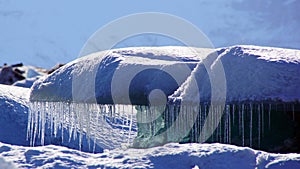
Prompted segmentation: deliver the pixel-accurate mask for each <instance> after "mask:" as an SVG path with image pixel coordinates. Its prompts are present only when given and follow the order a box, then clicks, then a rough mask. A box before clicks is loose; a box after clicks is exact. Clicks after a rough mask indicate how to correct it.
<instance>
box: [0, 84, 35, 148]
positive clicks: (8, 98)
mask: <svg viewBox="0 0 300 169" xmlns="http://www.w3.org/2000/svg"><path fill="white" fill-rule="evenodd" d="M28 99H29V89H28V88H21V87H14V86H8V85H0V141H1V142H4V143H10V144H15V145H29V142H28V141H26V129H27V118H28V114H27V112H28V104H29V101H28Z"/></svg>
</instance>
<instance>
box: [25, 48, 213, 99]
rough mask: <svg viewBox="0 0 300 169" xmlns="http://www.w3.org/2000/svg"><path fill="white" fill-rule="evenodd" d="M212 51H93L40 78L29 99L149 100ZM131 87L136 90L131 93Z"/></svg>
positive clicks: (182, 77)
mask: <svg viewBox="0 0 300 169" xmlns="http://www.w3.org/2000/svg"><path fill="white" fill-rule="evenodd" d="M195 51H196V52H197V54H195ZM209 52H211V49H201V50H198V49H195V48H187V47H136V48H124V49H115V50H111V51H102V52H98V53H94V54H91V55H88V56H85V57H82V58H79V59H77V60H75V61H73V62H70V63H68V64H67V65H65V66H63V67H62V68H60V69H58V70H57V71H55V72H53V73H52V74H50V75H49V76H47V77H45V78H41V79H40V80H38V81H37V82H36V83H35V84H34V85H33V87H32V88H31V96H30V100H31V101H48V102H50V101H54V102H55V101H63V102H69V101H73V102H90V103H95V98H96V99H97V103H102V104H111V103H113V101H114V103H115V104H130V103H132V102H133V103H132V104H146V101H145V100H143V99H141V97H142V96H145V94H148V93H147V92H150V91H151V90H152V89H155V88H162V90H163V91H164V92H165V94H167V95H170V94H172V93H173V92H174V91H175V90H176V89H177V88H178V86H180V85H181V84H182V83H183V82H184V81H185V79H186V78H187V77H188V76H189V75H190V73H191V71H192V69H193V68H194V67H195V66H196V65H197V63H198V62H199V61H200V60H201V59H202V58H204V57H205V56H207V54H208V53H209ZM165 72H166V73H168V74H169V75H165ZM139 73H141V74H140V76H138V75H139ZM170 76H171V77H170ZM134 78H136V79H134ZM132 81H134V82H135V83H132ZM70 86H72V87H70ZM72 88H73V89H72ZM130 88H132V89H134V90H131V93H128V91H129V90H130ZM129 94H130V96H132V97H131V98H130V99H131V101H132V102H130V100H129V98H128V95H129Z"/></svg>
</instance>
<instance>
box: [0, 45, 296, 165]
mask: <svg viewBox="0 0 300 169" xmlns="http://www.w3.org/2000/svg"><path fill="white" fill-rule="evenodd" d="M185 49H186V50H185ZM197 50H198V51H200V52H202V54H203V55H201V56H196V55H194V53H193V52H192V53H190V52H189V51H190V50H189V49H187V48H184V47H164V48H128V49H121V50H114V52H112V53H110V55H109V56H110V57H107V58H113V59H116V60H120V61H121V63H122V64H120V65H119V66H120V67H121V69H123V70H126V69H125V68H126V66H127V67H129V66H132V65H133V67H134V66H136V67H135V68H141V67H143V66H147V65H150V67H151V68H152V66H155V67H154V68H157V69H160V68H162V67H163V68H165V67H169V66H174V65H176V66H178V65H180V64H188V65H190V66H191V68H194V67H195V66H196V64H195V63H198V62H199V64H198V66H199V65H201V62H202V61H203V60H204V59H206V58H207V57H209V56H207V55H208V53H209V52H211V50H206V51H204V50H203V51H202V49H197ZM145 51H146V52H145ZM217 51H218V52H219V53H220V55H219V57H218V58H219V59H221V60H222V59H223V60H224V61H225V64H224V69H225V71H226V70H227V72H225V73H226V77H227V75H228V68H229V67H230V68H232V69H233V68H234V71H232V72H230V73H240V74H239V75H240V76H242V75H241V74H242V73H243V76H245V77H246V76H247V75H248V74H247V73H246V72H247V71H251V70H253V69H251V68H253V67H254V66H255V67H254V68H255V70H257V71H258V74H256V76H259V78H262V79H260V80H262V81H263V82H268V80H269V79H266V78H268V77H267V76H266V75H264V74H267V75H268V76H272V75H273V74H275V75H274V77H277V78H276V79H277V80H278V81H281V82H282V81H284V80H287V79H288V80H289V83H296V84H299V83H298V82H299V81H298V80H299V78H298V77H297V76H296V77H290V76H295V75H296V74H297V73H299V51H298V50H287V49H279V48H267V47H257V46H234V47H228V48H225V49H217ZM173 54H174V55H173ZM170 55H171V56H170ZM274 55H278V57H275V56H274ZM161 56H162V57H161ZM98 59H99V53H97V54H94V55H92V56H90V57H89V58H82V59H79V60H76V61H74V62H71V63H69V64H67V65H66V66H65V67H62V68H61V69H59V70H57V71H56V72H54V73H53V74H51V75H48V76H45V77H43V78H42V79H41V80H39V81H37V82H36V83H35V85H36V86H34V87H33V88H32V89H28V88H22V87H16V86H7V85H0V113H1V116H0V168H180V169H181V168H200V169H201V168H204V169H209V168H232V169H235V168H249V169H250V168H270V169H277V168H291V169H298V168H299V167H300V154H274V153H268V152H264V151H258V150H254V149H251V148H248V147H238V146H234V145H225V144H219V143H214V144H206V143H205V144H197V143H193V144H178V143H168V144H165V145H163V146H157V147H153V148H148V149H135V148H132V147H130V145H129V144H128V142H131V141H132V140H130V139H133V137H136V134H137V131H136V130H137V126H136V125H137V124H136V123H137V122H136V120H137V119H138V117H136V116H135V115H137V114H138V111H141V109H143V111H147V112H148V113H149V112H150V111H149V110H145V109H144V107H140V109H136V108H137V107H134V106H131V105H119V104H116V105H115V106H112V105H96V104H93V103H70V102H68V101H69V100H68V99H70V98H71V97H69V98H68V99H65V98H66V97H64V98H60V97H61V96H62V95H63V94H68V93H67V92H69V90H68V91H63V90H62V89H64V87H63V85H65V83H67V84H68V85H69V86H66V87H65V88H67V87H70V82H69V81H71V79H70V78H69V77H70V75H79V74H80V73H82V72H80V70H81V69H80V67H81V68H83V70H86V71H88V70H93V69H94V68H93V66H91V67H90V65H89V64H90V63H99V62H100V61H99V60H98ZM133 59H135V60H139V63H135V62H134V60H133ZM226 59H228V60H226ZM248 59H249V60H248ZM223 60H222V61H223ZM245 60H246V61H247V62H248V61H249V62H250V63H251V67H250V66H249V67H247V64H245V63H244V61H245ZM85 61H88V62H85ZM106 61H111V60H109V59H108V60H106ZM226 61H227V62H226ZM230 61H233V62H232V65H233V66H232V65H230V66H228V65H227V66H226V64H229V63H231V62H230ZM102 63H103V62H102ZM105 63H106V65H109V63H110V62H105ZM77 64H78V65H77ZM260 64H261V65H260ZM270 65H272V66H270ZM77 66H78V67H77ZM234 66H236V67H239V68H240V69H239V71H240V72H235V71H236V70H237V69H236V68H235V67H234ZM269 66H270V67H271V68H269ZM105 68H106V67H104V69H103V70H106V69H105ZM189 68H190V67H189ZM212 68H213V66H212ZM108 70H110V69H108ZM128 70H130V69H128ZM137 70H139V69H137ZM198 70H199V67H195V69H194V71H193V72H192V70H190V72H192V74H191V75H190V76H188V75H186V76H185V78H183V79H184V80H187V79H189V78H191V76H193V75H195V74H196V73H197V72H198ZM266 70H267V71H266ZM269 71H271V72H269ZM107 72H109V71H106V73H107ZM123 72H129V71H123ZM287 72H288V73H287ZM65 73H67V74H65ZM245 73H246V74H245ZM268 73H269V74H268ZM260 75H261V77H260ZM229 77H230V78H229V79H233V78H231V76H229ZM255 78H256V77H255V76H251V80H253V79H254V80H256V79H255ZM184 80H182V81H181V82H182V83H183V84H184V83H186V82H184ZM272 80H274V79H272ZM278 81H273V83H274V86H273V87H275V88H276V87H278V86H277V85H282V84H281V83H279V82H278ZM235 82H237V81H235ZM277 82H278V84H277ZM273 83H272V84H273ZM83 84H85V83H84V82H83ZM230 84H231V83H229V85H230ZM51 85H52V86H53V88H55V87H57V89H58V90H53V91H55V92H56V93H54V94H58V96H59V97H56V99H60V101H62V102H51V100H49V102H45V100H42V101H41V102H36V101H38V100H35V101H33V102H30V101H29V96H30V94H31V96H32V93H31V92H33V90H39V89H41V88H46V89H47V87H49V86H51ZM268 85H271V83H268ZM37 86H38V87H37ZM187 86H188V85H187ZM178 87H179V86H178ZM181 88H182V87H181ZM285 88H286V89H285V90H286V91H287V92H286V93H284V94H285V95H284V96H282V95H280V96H281V99H282V100H283V101H293V100H295V99H298V98H297V97H294V96H299V93H298V91H299V90H297V88H296V86H293V85H292V84H286V86H285ZM59 89H61V90H62V91H59ZM277 89H278V88H277ZM236 90H238V88H237V89H236ZM252 90H253V91H252V92H254V93H255V92H256V91H255V90H254V89H253V88H252ZM257 90H258V89H257ZM290 90H294V92H295V93H294V94H291V93H290V92H289V91H290ZM53 91H51V92H53ZM178 91H183V90H182V89H181V90H178ZM246 91H248V90H246ZM276 91H278V90H276ZM36 92H39V91H36ZM44 92H45V93H46V92H50V91H47V90H45V91H44ZM45 93H44V94H45ZM158 93H159V92H158ZM233 94H234V92H233ZM233 94H232V95H231V96H234V95H233ZM277 94H278V95H279V94H282V93H281V91H278V93H277ZM274 95H276V92H273V95H272V96H274ZM42 96H43V95H40V97H42ZM66 96H69V95H66ZM98 96H99V95H98ZM259 96H261V95H259ZM84 97H86V96H84ZM154 97H155V96H154ZM182 98H184V97H182ZM231 98H235V97H231ZM273 98H277V97H273ZM36 99H38V97H36ZM64 99H65V100H64ZM64 101H65V102H64ZM241 101H243V100H241ZM276 101H277V100H276ZM29 102H30V103H29ZM269 105H272V104H271V103H270V104H269ZM233 106H236V105H226V109H225V110H226V111H227V113H230V110H232V109H235V110H237V111H236V112H238V113H240V116H237V118H238V119H233V117H236V116H232V117H230V115H229V118H227V119H225V121H224V122H226V125H227V127H226V128H225V129H224V131H221V132H224V133H227V134H226V136H225V137H224V138H222V139H225V140H227V141H228V142H229V143H230V131H229V130H230V128H228V126H230V125H231V124H232V123H240V122H244V120H241V119H243V115H244V113H243V112H244V111H245V110H246V108H245V107H248V106H256V107H257V109H258V110H260V111H259V113H263V110H267V111H265V113H269V115H270V112H269V111H270V109H271V107H270V106H269V107H265V108H262V107H261V106H265V105H259V106H260V107H258V106H257V105H255V104H253V105H249V104H241V105H239V106H240V107H233ZM28 107H30V109H31V111H32V112H28ZM70 108H71V109H72V108H74V111H69V110H70ZM154 108H159V107H154ZM207 109H208V108H207V107H206V106H203V107H202V109H200V110H202V111H207ZM213 109H216V110H217V109H218V107H213ZM37 110H38V111H37ZM75 110H76V111H75ZM86 110H88V111H86ZM247 110H250V113H251V109H250V108H247ZM268 110H269V111H268ZM80 112H81V113H82V112H84V114H80ZM186 114H188V113H186ZM202 114H203V112H202ZM28 115H29V117H28ZM150 115H151V114H150ZM227 115H228V114H227ZM46 117H47V118H46ZM173 117H175V116H173ZM187 117H189V116H186V117H184V119H187ZM250 117H252V116H250ZM259 117H260V116H259ZM262 117H263V116H262ZM265 117H266V116H265ZM152 118H153V117H152ZM240 118H241V119H240ZM28 119H29V121H28ZM146 120H147V119H146ZM148 120H149V119H148ZM260 120H262V119H260ZM150 121H151V119H150ZM181 122H185V121H184V120H183V121H181ZM27 123H28V124H30V125H27ZM244 125H245V124H244ZM244 125H241V126H240V127H242V128H243V129H242V130H243V131H244V130H245V129H244V127H245V126H244ZM260 125H263V123H261V124H260ZM265 125H266V124H265ZM269 125H270V124H269ZM27 127H29V129H30V130H28V132H27V131H26V129H27ZM151 127H152V128H153V127H154V128H155V126H151ZM249 129H250V128H249ZM252 129H253V130H256V128H254V127H253V128H251V130H252ZM96 131H97V132H98V133H95V132H96ZM153 131H154V133H155V131H157V129H154V130H153ZM43 133H44V134H43ZM52 134H53V135H55V136H56V140H54V138H55V137H52ZM249 134H252V133H251V132H250V133H249ZM43 135H44V136H43ZM26 136H29V137H36V139H31V141H30V140H26ZM42 137H44V138H43V139H42ZM243 137H244V134H243ZM250 138H251V136H250ZM59 139H60V140H59ZM128 139H129V141H128ZM38 140H40V141H38ZM42 140H44V144H46V146H37V147H26V146H28V145H29V144H32V145H33V142H35V145H42V144H43V141H42ZM243 141H244V139H243ZM252 141H253V144H254V140H252ZM47 144H60V145H61V146H57V145H47ZM250 144H251V143H250ZM94 145H95V146H98V147H97V148H98V149H96V152H97V153H87V152H83V151H78V150H74V149H72V148H76V149H80V148H81V149H82V150H84V151H93V149H94ZM243 145H244V144H243ZM247 145H248V144H247ZM66 146H67V147H71V148H67V147H66Z"/></svg>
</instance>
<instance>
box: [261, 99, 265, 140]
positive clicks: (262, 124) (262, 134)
mask: <svg viewBox="0 0 300 169" xmlns="http://www.w3.org/2000/svg"><path fill="white" fill-rule="evenodd" d="M264 115H265V111H264V104H263V103H262V104H261V122H262V123H261V128H262V130H261V137H262V138H263V137H264V131H265V118H264Z"/></svg>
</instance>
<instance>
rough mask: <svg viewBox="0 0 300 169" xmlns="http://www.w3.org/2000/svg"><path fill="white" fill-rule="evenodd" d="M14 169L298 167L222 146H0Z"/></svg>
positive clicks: (294, 158) (299, 163)
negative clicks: (97, 149) (101, 148)
mask: <svg viewBox="0 0 300 169" xmlns="http://www.w3.org/2000/svg"><path fill="white" fill-rule="evenodd" d="M1 158H2V159H3V160H5V161H6V163H8V164H9V163H12V164H13V165H15V166H16V167H18V168H107V169H109V168H158V169H160V168H161V169H163V168H174V169H177V168H178V169H182V168H196V167H198V168H204V169H215V168H218V169H219V168H220V169H223V168H224V169H225V168H231V169H240V168H245V169H248V168H249V169H252V168H269V169H277V168H289V169H297V168H299V167H300V155H299V154H272V153H267V152H263V151H257V150H253V149H250V148H246V147H237V146H233V145H224V144H217V143H216V144H177V143H171V144H167V145H164V146H161V147H154V148H149V149H133V148H129V149H114V150H106V151H105V152H103V153H98V154H92V153H85V152H80V151H77V150H71V149H68V148H65V147H60V146H54V145H48V146H43V147H21V146H15V145H9V144H4V143H0V160H1Z"/></svg>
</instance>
